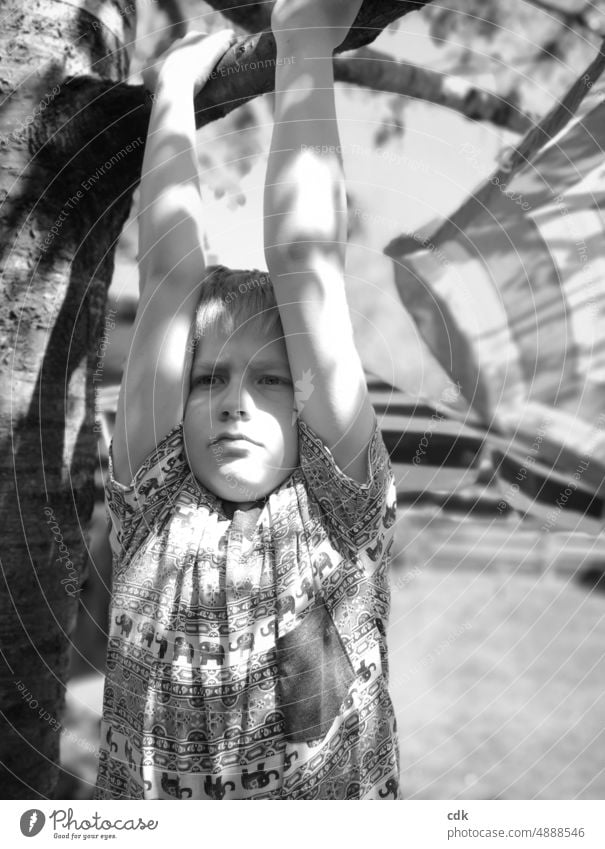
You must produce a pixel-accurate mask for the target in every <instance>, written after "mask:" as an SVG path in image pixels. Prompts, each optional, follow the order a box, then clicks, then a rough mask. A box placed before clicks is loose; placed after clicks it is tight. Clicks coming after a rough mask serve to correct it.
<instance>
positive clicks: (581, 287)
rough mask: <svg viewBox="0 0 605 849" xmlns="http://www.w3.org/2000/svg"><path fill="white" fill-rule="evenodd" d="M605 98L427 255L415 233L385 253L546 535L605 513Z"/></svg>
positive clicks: (496, 183) (499, 463)
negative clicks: (579, 520) (414, 237)
mask: <svg viewBox="0 0 605 849" xmlns="http://www.w3.org/2000/svg"><path fill="white" fill-rule="evenodd" d="M604 94H605V88H604V87H603V86H601V88H600V90H599V91H597V90H596V87H595V90H593V92H592V93H591V94H590V95H589V96H588V97H587V98H586V99H585V100H584V102H583V104H582V106H581V107H580V108H579V110H578V113H577V115H576V116H575V117H574V118H573V119H572V120H571V121H569V122H568V124H567V126H565V127H564V129H563V130H562V131H561V132H560V133H558V134H557V136H556V137H554V138H552V139H550V140H549V141H547V142H546V143H545V144H543V146H542V147H541V148H540V149H539V150H538V151H537V152H536V153H534V155H533V156H532V157H531V159H530V160H529V162H527V163H526V164H525V165H524V166H523V167H522V168H520V169H519V170H517V171H516V173H514V174H513V176H512V177H511V178H510V180H509V181H508V184H507V185H503V183H502V182H501V181H500V180H499V178H498V177H497V176H493V177H492V178H491V180H490V181H488V183H487V184H486V185H485V186H483V187H482V189H481V190H480V191H479V192H478V193H477V194H476V195H475V197H474V200H471V202H470V203H466V204H465V205H464V207H463V208H461V210H460V211H459V212H458V213H456V214H455V215H454V216H453V218H452V219H450V221H449V222H448V223H447V225H444V226H443V227H442V228H441V229H440V230H439V231H438V232H437V233H436V234H435V235H434V236H433V237H432V239H431V240H429V241H427V242H426V243H425V245H424V247H423V249H422V250H420V251H419V250H417V248H418V243H417V242H415V241H414V240H413V239H411V238H405V237H402V238H400V239H397V240H395V241H394V242H392V243H391V244H390V245H389V246H388V247H387V249H386V253H387V254H388V255H389V256H391V257H392V258H393V260H394V269H395V280H396V284H397V288H398V291H399V294H400V296H401V298H402V301H403V303H404V305H405V306H406V308H407V309H408V311H409V312H410V314H411V315H412V317H413V318H414V320H415V322H416V324H417V325H418V327H419V329H420V332H421V333H422V335H423V337H424V339H425V340H426V342H427V343H428V345H429V347H430V349H431V350H432V351H433V353H434V354H435V356H436V357H437V359H438V360H439V362H440V363H441V365H442V366H443V367H444V368H445V369H446V371H447V372H448V373H449V374H450V376H451V377H452V378H453V380H455V381H457V382H458V383H459V385H460V387H461V390H462V393H463V395H464V396H465V398H466V399H467V400H468V402H469V404H470V405H471V408H472V410H473V411H474V412H475V413H476V414H478V415H479V417H480V419H481V421H482V423H483V426H484V428H485V432H486V440H487V442H488V444H489V447H490V450H491V455H492V458H493V460H494V463H495V466H496V467H497V469H498V471H499V475H500V478H501V480H502V481H503V485H502V487H501V489H502V491H503V492H504V497H505V500H506V501H507V503H509V504H511V505H512V506H513V507H514V508H517V509H519V510H522V511H528V512H529V513H538V515H541V516H543V517H544V521H545V522H546V523H548V522H550V523H551V526H552V527H549V528H546V530H550V529H552V530H557V529H562V528H565V527H569V526H570V525H571V526H575V524H574V523H576V522H577V521H578V519H579V518H580V517H581V516H582V517H583V516H587V517H588V518H592V519H593V520H597V521H598V520H599V518H600V517H602V516H603V504H604V496H605V485H604V481H605V233H604V226H603V225H604V217H603V216H604V209H605V156H604V154H603V145H604V144H605V102H603V97H604ZM546 137H547V138H548V136H546ZM460 155H461V156H462V157H464V156H465V155H468V148H466V149H465V147H464V146H463V147H462V149H461V151H460Z"/></svg>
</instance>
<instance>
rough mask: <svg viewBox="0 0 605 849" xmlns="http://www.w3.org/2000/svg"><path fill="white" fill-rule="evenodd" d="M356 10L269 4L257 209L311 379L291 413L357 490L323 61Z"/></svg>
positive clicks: (355, 372)
mask: <svg viewBox="0 0 605 849" xmlns="http://www.w3.org/2000/svg"><path fill="white" fill-rule="evenodd" d="M360 6H361V2H360V0H351V2H344V0H278V3H277V4H276V6H275V9H274V12H273V20H272V23H273V28H274V32H275V38H276V42H277V56H278V61H277V65H276V81H275V91H276V106H275V125H274V131H273V139H272V145H271V154H270V158H269V165H268V169H267V179H266V185H265V207H264V216H265V218H264V223H265V231H264V239H265V256H266V260H267V264H268V268H269V273H270V275H271V278H272V280H273V283H274V286H275V291H276V297H277V301H278V304H279V309H280V315H281V319H282V324H283V326H284V331H285V334H286V344H287V348H288V357H289V360H290V367H291V371H292V375H293V378H294V380H295V381H296V380H298V379H300V378H301V377H302V375H303V373H305V372H306V373H307V374H308V371H309V370H310V372H311V374H312V377H311V379H310V383H311V385H312V392H311V394H310V397H309V398H308V399H307V400H305V402H304V405H301V407H300V409H299V412H300V415H301V417H302V419H303V420H305V421H306V422H307V423H308V424H309V425H310V426H311V427H312V428H313V430H314V431H315V432H316V433H317V434H318V435H319V436H321V437H322V439H323V440H324V442H325V444H326V445H327V447H328V448H330V450H331V451H332V454H333V456H334V459H335V460H336V462H337V464H338V465H339V466H340V467H341V468H342V469H343V470H344V471H346V472H347V473H348V474H349V475H350V476H351V477H353V478H355V479H356V480H359V481H361V482H364V481H365V477H366V468H367V466H366V457H367V446H368V442H369V439H370V437H371V434H372V431H373V427H374V422H375V418H374V412H373V409H372V407H371V404H370V402H369V399H368V394H367V388H366V384H365V378H364V373H363V369H362V366H361V362H360V360H359V356H358V353H357V350H356V348H355V345H354V341H353V332H352V327H351V321H350V316H349V311H348V306H347V303H346V297H345V285H344V265H345V248H346V230H347V227H346V225H347V210H346V195H345V187H344V177H343V169H342V157H341V154H340V141H339V135H338V127H337V121H336V110H335V102H334V74H333V65H332V52H333V50H334V48H335V47H336V46H337V45H338V44H339V43H340V42H341V41H342V40H343V39H344V37H345V35H346V32H347V31H348V28H349V26H350V24H351V22H352V21H353V19H354V18H355V16H356V14H357V11H358V10H359V7H360Z"/></svg>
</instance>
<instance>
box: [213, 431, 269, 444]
mask: <svg viewBox="0 0 605 849" xmlns="http://www.w3.org/2000/svg"><path fill="white" fill-rule="evenodd" d="M223 441H225V442H242V441H243V442H251V443H252V445H260V442H256V441H255V440H254V439H250V437H249V436H245V435H244V434H243V433H219V434H218V436H215V437H214V439H213V440H212V441H211V443H210V444H211V445H216V443H217V442H223Z"/></svg>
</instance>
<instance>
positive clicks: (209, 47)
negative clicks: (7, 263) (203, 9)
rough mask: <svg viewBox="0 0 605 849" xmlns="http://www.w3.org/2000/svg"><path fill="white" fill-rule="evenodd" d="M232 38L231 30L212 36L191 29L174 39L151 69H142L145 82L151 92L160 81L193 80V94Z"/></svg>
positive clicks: (234, 36) (233, 40)
mask: <svg viewBox="0 0 605 849" xmlns="http://www.w3.org/2000/svg"><path fill="white" fill-rule="evenodd" d="M236 41H237V36H236V35H235V33H234V31H233V30H232V29H224V30H220V32H215V33H212V35H208V34H207V33H205V32H198V31H197V30H191V31H190V32H188V33H187V35H184V36H183V37H182V38H177V39H176V41H174V42H173V43H172V44H171V45H170V47H169V48H168V50H167V51H166V52H165V53H163V54H162V55H161V56H160V58H159V60H158V62H157V63H156V64H155V65H154V66H153V68H149V69H148V70H147V71H146V73H145V74H144V77H145V85H146V86H147V88H149V89H151V90H153V91H155V89H156V87H157V84H158V81H160V80H165V79H170V80H171V81H173V82H176V83H179V84H180V85H186V84H187V83H188V82H193V85H194V95H195V94H197V93H198V91H200V90H201V89H202V88H203V87H204V86H205V85H206V83H207V82H208V79H209V78H210V74H211V73H212V71H213V70H214V68H215V67H216V66H217V64H218V62H219V60H220V59H221V58H222V57H223V56H224V55H225V53H226V52H227V51H228V50H229V48H230V47H231V46H232V45H233V44H235V42H236Z"/></svg>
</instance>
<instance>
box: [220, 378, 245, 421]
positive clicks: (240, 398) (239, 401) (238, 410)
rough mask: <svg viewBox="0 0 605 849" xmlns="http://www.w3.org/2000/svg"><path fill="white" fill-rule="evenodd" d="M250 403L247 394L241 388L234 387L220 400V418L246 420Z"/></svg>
mask: <svg viewBox="0 0 605 849" xmlns="http://www.w3.org/2000/svg"><path fill="white" fill-rule="evenodd" d="M250 402H251V399H250V394H249V392H247V391H246V389H245V388H244V387H242V386H234V387H233V388H232V389H230V390H229V391H228V392H227V393H226V394H225V395H224V396H223V398H222V399H221V412H220V416H221V418H222V419H223V420H225V419H228V418H230V417H231V416H233V417H235V418H238V419H241V418H246V417H247V416H248V415H249V413H250Z"/></svg>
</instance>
